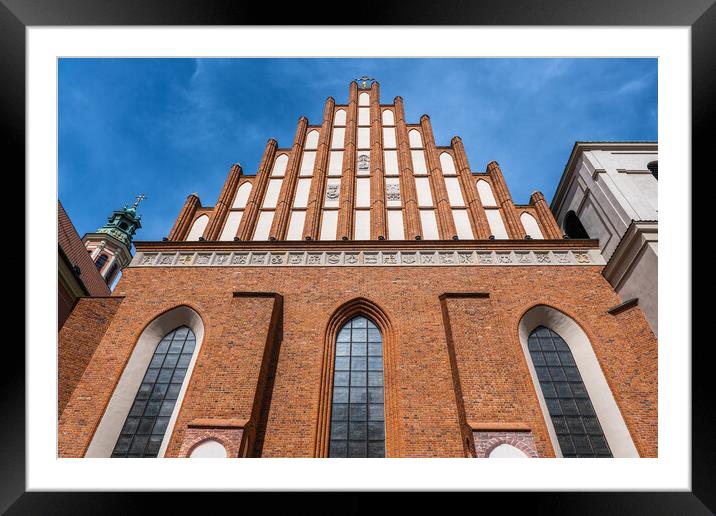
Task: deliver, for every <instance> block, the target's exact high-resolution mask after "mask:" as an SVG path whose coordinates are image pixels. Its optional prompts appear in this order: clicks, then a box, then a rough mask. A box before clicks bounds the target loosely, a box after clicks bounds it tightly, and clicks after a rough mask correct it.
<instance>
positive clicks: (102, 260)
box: [94, 254, 109, 271]
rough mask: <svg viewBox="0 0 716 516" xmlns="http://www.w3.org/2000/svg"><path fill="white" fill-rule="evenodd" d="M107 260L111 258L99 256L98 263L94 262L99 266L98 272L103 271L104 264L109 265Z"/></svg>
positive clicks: (103, 255) (104, 255)
mask: <svg viewBox="0 0 716 516" xmlns="http://www.w3.org/2000/svg"><path fill="white" fill-rule="evenodd" d="M107 260H109V256H107V255H106V254H101V255H99V258H97V261H96V262H94V264H95V265H96V266H97V270H98V271H101V270H102V267H104V264H105V263H107Z"/></svg>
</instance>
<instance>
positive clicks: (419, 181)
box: [415, 177, 433, 206]
mask: <svg viewBox="0 0 716 516" xmlns="http://www.w3.org/2000/svg"><path fill="white" fill-rule="evenodd" d="M415 190H416V191H417V193H418V206H432V205H433V196H432V194H431V193H430V180H429V179H428V178H427V177H416V178H415Z"/></svg>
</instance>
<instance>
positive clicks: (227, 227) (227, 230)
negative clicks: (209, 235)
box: [219, 211, 244, 241]
mask: <svg viewBox="0 0 716 516" xmlns="http://www.w3.org/2000/svg"><path fill="white" fill-rule="evenodd" d="M243 214H244V212H243V211H231V212H229V216H228V217H226V223H225V224H224V229H223V230H222V231H221V236H220V237H219V240H223V241H230V240H233V239H234V237H235V236H236V232H237V231H238V230H239V224H241V217H242V216H243Z"/></svg>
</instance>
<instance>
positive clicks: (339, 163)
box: [328, 151, 343, 176]
mask: <svg viewBox="0 0 716 516" xmlns="http://www.w3.org/2000/svg"><path fill="white" fill-rule="evenodd" d="M342 173H343V151H331V154H330V156H329V158H328V175H329V176H340V175H341V174H342Z"/></svg>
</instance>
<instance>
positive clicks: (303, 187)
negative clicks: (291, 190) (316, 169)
mask: <svg viewBox="0 0 716 516" xmlns="http://www.w3.org/2000/svg"><path fill="white" fill-rule="evenodd" d="M310 190H311V180H310V179H299V180H298V184H297V185H296V195H295V196H294V198H293V207H294V208H305V207H306V205H307V204H308V193H309V191H310Z"/></svg>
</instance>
